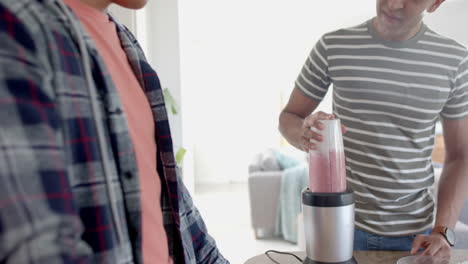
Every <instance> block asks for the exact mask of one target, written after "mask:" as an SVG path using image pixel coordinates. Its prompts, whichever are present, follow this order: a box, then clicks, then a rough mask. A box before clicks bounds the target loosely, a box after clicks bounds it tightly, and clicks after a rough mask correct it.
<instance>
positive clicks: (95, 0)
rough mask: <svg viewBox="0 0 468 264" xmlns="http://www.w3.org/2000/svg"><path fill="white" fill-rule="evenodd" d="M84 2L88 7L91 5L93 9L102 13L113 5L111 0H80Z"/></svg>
mask: <svg viewBox="0 0 468 264" xmlns="http://www.w3.org/2000/svg"><path fill="white" fill-rule="evenodd" d="M78 1H81V2H83V3H84V4H86V5H89V6H90V7H92V8H95V9H97V10H99V11H100V12H104V11H105V10H106V9H107V7H109V5H110V4H111V1H110V0H78Z"/></svg>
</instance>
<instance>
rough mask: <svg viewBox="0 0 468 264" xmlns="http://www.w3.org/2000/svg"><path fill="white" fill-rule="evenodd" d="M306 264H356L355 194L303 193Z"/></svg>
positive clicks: (306, 191)
mask: <svg viewBox="0 0 468 264" xmlns="http://www.w3.org/2000/svg"><path fill="white" fill-rule="evenodd" d="M302 212H303V215H304V232H305V239H306V252H307V258H306V259H305V261H304V264H326V263H333V264H348V263H357V262H356V261H355V259H354V258H353V241H354V193H353V192H351V191H346V192H342V193H312V192H310V191H309V189H308V188H307V189H305V190H304V191H303V192H302Z"/></svg>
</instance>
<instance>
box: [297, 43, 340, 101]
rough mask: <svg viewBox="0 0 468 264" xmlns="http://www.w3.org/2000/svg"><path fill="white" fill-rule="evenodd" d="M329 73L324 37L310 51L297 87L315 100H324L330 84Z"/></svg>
mask: <svg viewBox="0 0 468 264" xmlns="http://www.w3.org/2000/svg"><path fill="white" fill-rule="evenodd" d="M330 83H331V80H330V77H329V74H328V61H327V46H326V44H325V42H324V37H322V38H321V39H320V40H319V41H318V42H317V44H315V47H314V48H313V49H312V51H311V52H310V55H309V57H308V58H307V60H306V62H305V64H304V66H303V67H302V70H301V72H300V74H299V76H298V77H297V79H296V83H295V88H297V89H299V90H301V91H302V92H303V93H304V94H305V95H306V96H308V97H310V98H311V99H313V100H314V101H318V102H320V101H322V99H323V98H324V97H325V94H326V93H327V90H328V87H329V86H330Z"/></svg>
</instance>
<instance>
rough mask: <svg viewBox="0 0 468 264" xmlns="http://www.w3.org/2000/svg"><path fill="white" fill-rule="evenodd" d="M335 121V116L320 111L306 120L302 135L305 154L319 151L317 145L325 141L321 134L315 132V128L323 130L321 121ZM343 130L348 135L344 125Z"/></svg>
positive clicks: (303, 124)
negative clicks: (310, 151)
mask: <svg viewBox="0 0 468 264" xmlns="http://www.w3.org/2000/svg"><path fill="white" fill-rule="evenodd" d="M332 119H335V115H333V114H327V113H324V112H322V111H318V112H316V113H314V114H311V115H309V116H308V117H306V118H305V119H304V122H303V123H302V135H301V148H302V150H304V151H305V152H309V150H315V149H317V143H316V142H320V141H322V140H323V137H322V135H320V133H318V132H316V131H314V130H313V129H311V128H312V127H313V128H316V129H317V130H323V128H324V127H323V124H322V122H320V120H332ZM341 130H342V132H343V134H344V133H346V127H345V126H344V125H342V126H341Z"/></svg>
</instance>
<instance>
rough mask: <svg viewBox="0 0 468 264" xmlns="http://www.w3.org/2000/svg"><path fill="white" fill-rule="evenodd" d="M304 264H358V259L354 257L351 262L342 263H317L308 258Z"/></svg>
mask: <svg viewBox="0 0 468 264" xmlns="http://www.w3.org/2000/svg"><path fill="white" fill-rule="evenodd" d="M302 263H303V264H357V261H356V259H355V258H354V257H353V258H352V259H350V260H347V261H340V262H322V261H315V260H311V259H310V258H306V259H305V260H304V262H302Z"/></svg>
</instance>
